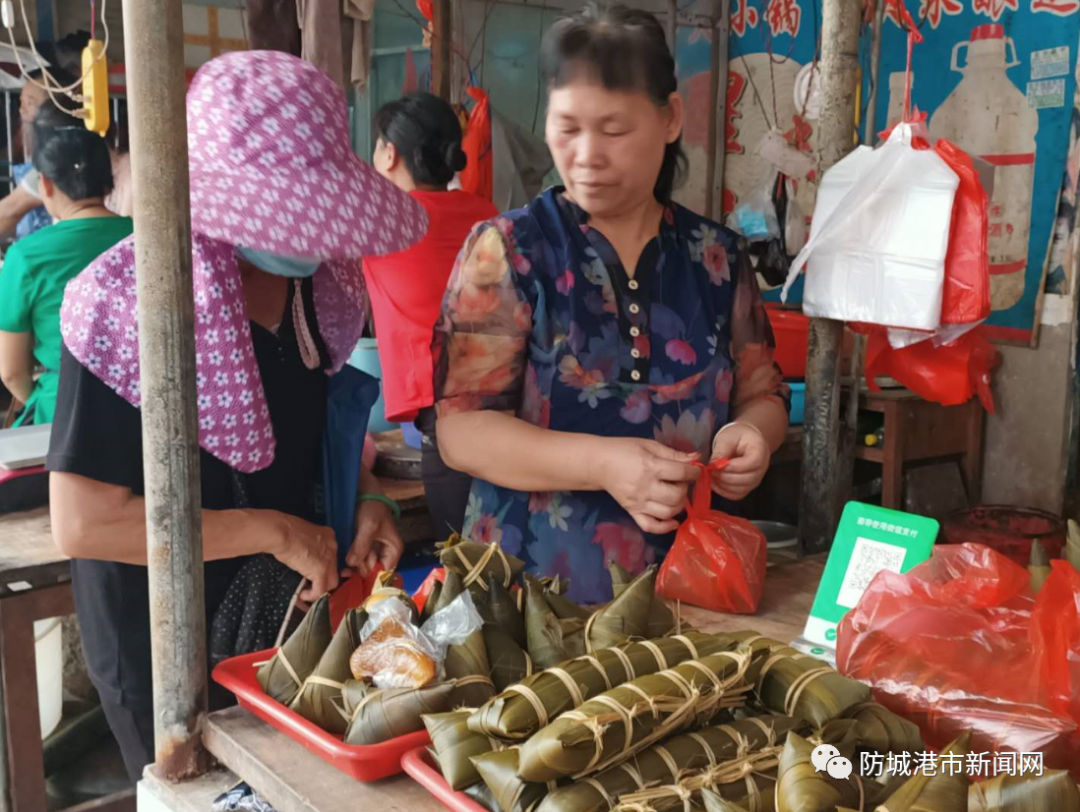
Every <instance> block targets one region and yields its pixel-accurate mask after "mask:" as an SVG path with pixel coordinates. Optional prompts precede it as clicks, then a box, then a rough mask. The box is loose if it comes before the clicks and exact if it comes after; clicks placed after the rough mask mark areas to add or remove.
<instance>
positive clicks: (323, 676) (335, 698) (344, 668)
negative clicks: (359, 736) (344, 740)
mask: <svg viewBox="0 0 1080 812" xmlns="http://www.w3.org/2000/svg"><path fill="white" fill-rule="evenodd" d="M366 621H367V613H366V612H360V611H357V610H356V609H350V610H349V611H348V612H346V613H345V617H344V618H342V620H341V624H340V625H339V626H338V630H337V632H336V633H335V634H334V636H333V638H332V639H331V640H330V645H328V646H327V647H326V651H324V652H323V655H322V657H320V658H319V664H318V665H317V666H316V667H315V670H314V671H313V672H311V674H309V675H308V677H307V678H306V679H305V680H304V686H303V688H301V689H300V692H299V693H298V694H297V695H296V698H295V699H294V700H293V701H292V704H290V705H289V708H290V709H291V710H293V711H295V712H296V713H298V714H300V715H301V716H302V717H304V718H305V719H307V720H308V721H309V722H311V723H313V724H315V725H318V726H319V727H321V728H322V729H323V730H325V731H328V732H330V733H335V734H337V735H339V736H340V735H341V734H342V733H344V732H345V728H346V727H348V724H349V719H348V717H347V716H346V715H345V712H344V709H343V707H342V699H341V689H342V687H343V686H344V684H345V682H347V681H348V680H350V679H352V669H351V668H350V667H349V658H350V657H351V656H352V653H353V652H354V651H355V650H356V647H357V646H359V645H360V630H361V629H362V628H363V627H364V623H365V622H366Z"/></svg>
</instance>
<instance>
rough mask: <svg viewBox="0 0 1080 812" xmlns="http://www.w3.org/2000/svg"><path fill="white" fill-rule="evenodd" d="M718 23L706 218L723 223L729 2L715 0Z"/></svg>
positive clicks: (728, 0)
mask: <svg viewBox="0 0 1080 812" xmlns="http://www.w3.org/2000/svg"><path fill="white" fill-rule="evenodd" d="M718 3H719V6H720V19H719V22H718V23H717V24H716V29H715V33H714V35H713V49H714V50H715V51H716V58H717V61H718V62H719V65H718V67H717V72H716V90H717V96H716V128H717V138H716V148H715V150H714V152H715V154H716V159H715V160H716V169H715V170H714V172H713V179H712V186H713V200H714V201H716V200H719V203H714V208H715V209H716V211H714V212H713V213H712V214H710V215H709V216H710V217H715V218H716V219H717V220H721V221H722V220H723V217H724V211H723V208H724V169H725V166H726V163H727V160H726V159H727V149H726V148H727V87H728V64H729V63H728V45H729V44H730V39H729V36H730V33H731V30H730V22H731V20H730V17H731V0H718Z"/></svg>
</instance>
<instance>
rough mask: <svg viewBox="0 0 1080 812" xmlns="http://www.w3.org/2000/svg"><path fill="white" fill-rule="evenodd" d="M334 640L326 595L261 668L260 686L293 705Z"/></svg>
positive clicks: (259, 673) (312, 607)
mask: <svg viewBox="0 0 1080 812" xmlns="http://www.w3.org/2000/svg"><path fill="white" fill-rule="evenodd" d="M332 638H333V631H332V630H331V628H330V598H329V596H328V595H323V596H322V597H321V598H319V599H318V600H317V601H315V603H314V604H312V606H311V608H310V609H308V612H307V614H306V615H305V616H304V619H303V621H301V623H300V625H299V626H297V627H296V631H294V632H293V633H292V634H291V635H290V636H289V639H288V640H286V641H285V644H284V645H283V646H282V647H281V648H280V649H279V650H278V651H277V652H276V653H275V654H274V656H273V657H272V658H270V661H269V662H267V663H265V664H264V665H262V666H261V667H260V668H259V670H258V673H257V674H256V679H258V681H259V687H261V688H262V689H263V691H264V692H265V693H266V694H267V695H268V696H269V697H271V698H272V699H274V700H276V701H278V702H280V703H281V704H282V705H290V704H292V701H293V700H294V699H296V695H297V694H298V693H300V688H301V687H302V686H303V684H304V680H305V679H307V678H308V677H309V676H311V672H313V671H314V670H315V668H316V667H317V666H318V665H319V660H320V658H321V657H322V655H323V652H324V651H326V647H327V646H329V645H330V640H331V639H332Z"/></svg>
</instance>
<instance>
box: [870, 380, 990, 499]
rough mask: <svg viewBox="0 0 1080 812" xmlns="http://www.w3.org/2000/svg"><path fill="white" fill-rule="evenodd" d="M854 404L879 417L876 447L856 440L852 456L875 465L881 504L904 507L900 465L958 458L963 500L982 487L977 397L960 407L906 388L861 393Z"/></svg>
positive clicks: (980, 411) (973, 496)
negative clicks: (879, 441)
mask: <svg viewBox="0 0 1080 812" xmlns="http://www.w3.org/2000/svg"><path fill="white" fill-rule="evenodd" d="M859 408H860V409H861V410H863V411H868V412H877V413H879V414H881V415H883V417H884V425H883V430H884V435H885V439H884V442H883V443H882V445H881V446H880V447H867V446H864V445H861V444H860V445H858V446H856V449H855V457H856V459H860V460H865V461H867V462H873V463H877V464H878V465H880V466H881V480H882V481H881V504H882V506H883V507H887V508H894V509H896V510H903V509H904V466H905V465H906V464H908V463H912V462H928V461H931V460H942V459H946V458H949V457H953V458H959V459H960V461H961V469H962V471H963V474H964V485H965V487H966V489H967V496H968V500H969V501H970V502H971V503H972V504H978V502H979V498H980V496H981V492H982V434H983V407H982V404H981V403H980V402H979V401H978V400H977V399H972V400H970V401H968V402H967V403H965V404H963V405H962V406H942V405H941V404H940V403H930V402H929V401H925V400H923V399H922V398H920V397H919V396H918V395H916V394H914V393H912V392H909V391H907V390H906V389H896V390H885V391H882V392H862V393H861V394H860V398H859Z"/></svg>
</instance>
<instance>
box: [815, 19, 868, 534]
mask: <svg viewBox="0 0 1080 812" xmlns="http://www.w3.org/2000/svg"><path fill="white" fill-rule="evenodd" d="M861 9H862V3H861V0H824V6H823V9H822V25H821V116H820V118H819V121H818V153H819V176H820V175H821V174H823V173H824V172H825V171H826V170H827V169H829V168H830V167H831V166H832V165H833V164H835V163H836V162H837V161H839V160H840V159H841V158H842V157H844V155H846V154H847V153H848V152H849V151H850V150H851V148H852V134H853V132H854V128H855V88H856V81H857V77H858V69H859V21H860V15H861ZM843 340H844V324H843V322H839V321H832V320H830V319H811V320H810V335H809V350H808V352H807V362H806V427H805V435H804V440H803V466H802V494H801V500H800V502H801V504H800V511H799V514H800V523H801V525H802V528H801V531H802V532H801V537H802V542H803V549H804V551H805V552H819V551H821V550H825V549H827V548H828V547H829V545H830V544H831V542H832V536H833V532H834V531H835V529H836V523H837V520H838V518H839V511H840V506H841V502H842V500H843V496H844V493H843V475H842V471H841V467H842V466H841V465H840V447H839V446H840V359H841V354H842V352H843ZM855 394H856V396H857V393H855Z"/></svg>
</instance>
